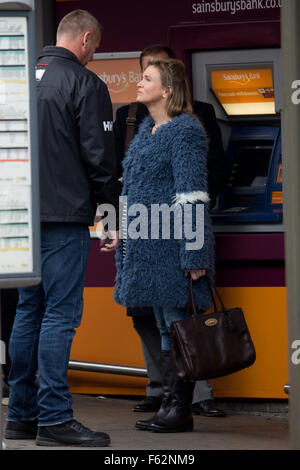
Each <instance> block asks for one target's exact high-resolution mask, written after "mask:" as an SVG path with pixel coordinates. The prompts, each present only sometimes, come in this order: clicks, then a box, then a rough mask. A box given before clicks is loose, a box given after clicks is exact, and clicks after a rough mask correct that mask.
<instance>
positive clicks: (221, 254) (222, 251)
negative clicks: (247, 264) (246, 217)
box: [216, 233, 285, 261]
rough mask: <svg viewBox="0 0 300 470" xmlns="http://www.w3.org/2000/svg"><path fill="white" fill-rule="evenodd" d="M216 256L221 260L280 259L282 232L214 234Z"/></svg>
mask: <svg viewBox="0 0 300 470" xmlns="http://www.w3.org/2000/svg"><path fill="white" fill-rule="evenodd" d="M216 258H217V260H218V261H223V260H281V261H283V260H284V258H285V255H284V234H283V233H247V234H220V235H216Z"/></svg>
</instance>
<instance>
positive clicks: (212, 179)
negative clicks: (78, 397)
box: [114, 44, 227, 417]
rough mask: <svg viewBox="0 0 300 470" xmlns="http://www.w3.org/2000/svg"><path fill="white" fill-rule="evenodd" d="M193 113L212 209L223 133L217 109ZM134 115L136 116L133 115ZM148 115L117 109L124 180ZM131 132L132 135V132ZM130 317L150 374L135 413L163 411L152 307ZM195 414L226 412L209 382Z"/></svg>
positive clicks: (221, 170)
mask: <svg viewBox="0 0 300 470" xmlns="http://www.w3.org/2000/svg"><path fill="white" fill-rule="evenodd" d="M168 58H175V54H174V52H173V51H172V49H170V48H169V47H168V46H165V45H162V44H155V45H151V46H148V47H146V49H144V50H143V51H142V53H141V56H140V66H141V70H144V69H145V68H146V65H147V63H148V62H149V61H150V60H152V59H154V60H164V59H168ZM193 111H194V113H195V115H196V116H197V117H198V118H199V120H200V121H201V123H202V125H203V127H204V129H205V131H206V133H207V136H208V139H209V149H208V156H207V167H208V168H207V169H208V189H209V195H210V207H211V208H213V207H214V205H215V203H216V198H217V196H218V195H219V194H220V192H221V191H222V189H224V187H225V185H226V181H227V170H226V161H225V153H224V150H223V145H222V137H221V131H220V128H219V126H218V123H217V120H216V115H215V111H214V108H213V106H212V105H211V104H209V103H204V102H199V101H194V102H193ZM131 114H132V116H131ZM147 115H148V109H147V108H146V106H145V105H143V104H142V103H132V104H131V105H127V106H122V107H120V108H119V109H118V110H117V113H116V120H115V122H114V137H115V146H116V154H117V160H118V176H119V178H121V177H122V160H123V158H124V157H125V153H126V146H127V145H128V144H129V140H130V139H128V136H130V137H133V136H134V134H135V133H136V132H137V131H138V128H139V125H140V124H141V122H142V121H143V119H144V118H145V117H146V116H147ZM128 131H129V132H128ZM127 314H128V315H129V316H132V321H133V326H134V328H135V330H136V332H137V333H138V335H139V337H140V339H141V344H142V350H143V355H144V359H145V363H146V367H147V371H148V376H149V382H148V384H147V387H146V399H145V401H144V402H142V403H138V404H137V405H136V406H135V407H134V411H141V412H148V411H149V412H153V411H156V410H158V409H159V407H160V403H161V398H160V397H161V395H162V375H161V370H160V361H161V357H160V353H161V348H160V335H159V331H158V328H157V325H156V322H155V317H154V314H153V310H152V308H151V307H149V308H128V309H127ZM192 408H193V412H194V413H195V414H200V415H205V416H211V417H222V416H225V413H224V411H223V410H220V409H218V408H216V406H215V404H214V400H213V391H212V387H211V385H210V383H209V382H208V381H198V382H196V386H195V391H194V400H193V407H192Z"/></svg>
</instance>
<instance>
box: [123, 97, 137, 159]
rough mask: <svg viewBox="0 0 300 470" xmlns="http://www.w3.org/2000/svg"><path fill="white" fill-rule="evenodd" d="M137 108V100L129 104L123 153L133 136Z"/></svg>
mask: <svg viewBox="0 0 300 470" xmlns="http://www.w3.org/2000/svg"><path fill="white" fill-rule="evenodd" d="M137 108H138V103H137V102H134V103H131V104H130V105H129V110H128V116H127V118H126V125H127V130H126V138H125V154H126V152H127V150H128V148H129V145H130V142H131V141H132V139H133V136H134V126H135V122H136V112H137Z"/></svg>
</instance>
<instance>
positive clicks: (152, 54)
mask: <svg viewBox="0 0 300 470" xmlns="http://www.w3.org/2000/svg"><path fill="white" fill-rule="evenodd" d="M167 59H176V56H175V53H174V52H173V51H172V49H171V48H170V47H168V46H165V45H164V44H153V45H151V46H148V47H146V48H145V49H144V50H143V51H142V53H141V55H140V66H141V70H142V72H143V71H144V70H145V68H146V67H147V65H148V63H149V62H150V61H151V60H167Z"/></svg>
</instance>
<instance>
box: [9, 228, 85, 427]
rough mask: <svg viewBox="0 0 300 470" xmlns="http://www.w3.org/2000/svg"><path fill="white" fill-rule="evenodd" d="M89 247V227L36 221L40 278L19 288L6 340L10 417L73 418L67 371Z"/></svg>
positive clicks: (46, 422) (51, 421)
mask: <svg viewBox="0 0 300 470" xmlns="http://www.w3.org/2000/svg"><path fill="white" fill-rule="evenodd" d="M89 249H90V234H89V229H88V226H86V225H82V224H74V223H42V224H41V267H42V281H41V283H40V284H38V285H36V286H32V287H26V288H22V289H19V304H18V307H17V313H16V318H15V322H14V326H13V331H12V335H11V339H10V344H9V352H10V357H11V370H10V375H9V385H10V397H9V408H8V420H9V421H23V420H31V419H35V418H38V422H39V426H49V425H55V424H60V423H63V422H67V421H70V420H72V419H73V412H72V398H71V394H70V392H69V387H68V385H67V371H68V363H69V357H70V350H71V345H72V340H73V337H74V334H75V328H76V327H78V326H79V325H80V322H81V317H82V311H83V289H84V280H85V270H86V263H87V258H88V253H89ZM37 371H38V378H37V375H36V374H37ZM37 379H38V380H37Z"/></svg>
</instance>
